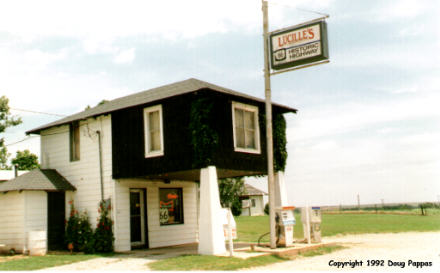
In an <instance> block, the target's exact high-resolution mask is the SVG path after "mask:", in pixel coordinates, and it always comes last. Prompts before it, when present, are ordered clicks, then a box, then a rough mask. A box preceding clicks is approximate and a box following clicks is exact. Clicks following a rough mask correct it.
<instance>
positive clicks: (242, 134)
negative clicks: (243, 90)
mask: <svg viewBox="0 0 440 273" xmlns="http://www.w3.org/2000/svg"><path fill="white" fill-rule="evenodd" d="M232 119H233V131H234V150H235V151H237V152H247V153H257V154H259V153H260V132H259V126H258V107H256V106H252V105H247V104H242V103H238V102H233V103H232Z"/></svg>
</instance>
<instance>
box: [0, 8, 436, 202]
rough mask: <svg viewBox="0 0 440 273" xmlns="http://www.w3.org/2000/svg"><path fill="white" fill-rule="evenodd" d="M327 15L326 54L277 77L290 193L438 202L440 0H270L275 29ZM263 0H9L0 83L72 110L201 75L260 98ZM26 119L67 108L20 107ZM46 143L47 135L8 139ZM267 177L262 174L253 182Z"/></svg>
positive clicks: (19, 99) (15, 96)
mask: <svg viewBox="0 0 440 273" xmlns="http://www.w3.org/2000/svg"><path fill="white" fill-rule="evenodd" d="M310 11H316V12H320V13H325V14H329V15H330V18H329V19H327V23H328V31H329V34H328V35H329V51H330V60H331V62H330V63H329V64H324V65H320V66H316V67H311V68H307V69H303V70H298V71H294V72H290V73H284V74H280V75H276V76H273V77H272V92H273V100H274V101H275V102H279V103H282V104H285V105H288V106H291V107H295V108H297V109H299V112H298V114H297V115H294V114H288V115H287V116H286V119H287V122H288V129H287V136H288V153H289V158H288V163H287V170H286V182H287V188H288V189H287V190H288V196H289V201H290V203H291V204H292V205H297V206H300V205H303V204H305V203H306V202H309V203H310V204H314V205H330V204H333V205H339V204H355V203H356V202H357V199H356V196H357V194H359V195H360V199H361V203H364V204H365V203H380V202H381V199H384V201H385V202H412V201H439V198H440V110H439V109H438V108H439V107H438V105H439V103H440V77H439V73H440V54H439V49H440V28H439V26H440V3H439V1H435V0H433V1H404V0H402V1H361V0H358V1H354V0H347V1H338V0H334V1H332V0H327V1H323V0H319V1H318V0H316V1H308V0H295V1H293V0H291V1H283V0H273V1H269V25H270V27H269V28H270V30H276V29H279V28H282V27H286V26H290V25H294V24H297V23H301V22H303V21H307V20H310V19H314V18H317V17H320V16H321V15H319V14H317V13H313V12H310ZM262 69H263V42H262V12H261V1H259V0H240V1H236V0H235V1H233V0H221V1H191V0H187V1H109V0H106V1H78V0H77V1H69V2H67V1H42V0H39V1H16V0H14V1H2V2H1V3H0V95H6V96H7V97H8V98H9V99H10V106H11V107H12V108H15V109H27V110H33V111H39V112H48V113H55V114H63V115H70V114H73V113H75V112H78V111H81V110H83V109H84V108H85V107H86V106H87V105H91V106H94V105H96V104H97V103H98V102H99V101H101V100H102V99H114V98H117V97H121V96H125V95H128V94H131V93H135V92H139V91H142V90H146V89H149V88H153V87H157V86H160V85H164V84H168V83H172V82H175V81H180V80H184V79H187V78H198V79H201V80H204V81H208V82H211V83H214V84H218V85H220V86H224V87H227V88H231V89H234V90H236V91H240V92H244V93H247V94H250V95H254V96H257V97H261V98H264V80H263V73H262ZM12 112H13V113H14V114H16V115H20V116H21V117H22V118H23V124H22V125H20V126H18V127H14V128H10V129H8V130H7V132H6V133H5V134H4V137H5V139H6V143H7V144H11V143H14V142H17V141H20V140H22V139H24V138H25V134H24V132H25V131H26V130H29V129H32V128H35V127H37V126H40V125H43V124H46V123H48V122H51V121H54V120H56V119H58V118H59V117H57V116H50V115H42V114H35V113H28V112H22V111H17V110H14V111H12ZM8 149H9V152H10V153H11V154H12V155H13V156H14V155H15V151H16V150H17V149H19V150H23V149H30V150H31V151H32V152H34V153H36V154H38V155H39V154H40V147H39V138H38V137H33V138H30V139H27V140H25V141H22V142H20V143H18V144H13V145H9V146H8ZM253 184H254V185H257V186H258V187H259V188H262V189H264V188H265V183H264V181H263V182H261V181H260V182H258V183H257V182H254V183H253Z"/></svg>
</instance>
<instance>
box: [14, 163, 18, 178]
mask: <svg viewBox="0 0 440 273" xmlns="http://www.w3.org/2000/svg"><path fill="white" fill-rule="evenodd" d="M17 176H18V165H17V164H14V177H17Z"/></svg>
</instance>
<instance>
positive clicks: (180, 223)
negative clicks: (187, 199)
mask: <svg viewBox="0 0 440 273" xmlns="http://www.w3.org/2000/svg"><path fill="white" fill-rule="evenodd" d="M161 190H177V191H178V192H179V193H180V201H179V202H180V214H181V221H180V222H178V223H170V224H165V223H161V222H160V219H159V226H160V227H166V226H174V225H183V224H185V215H184V208H183V188H159V191H158V195H159V204H158V205H159V215H158V216H159V218H160V202H161V200H160V192H161Z"/></svg>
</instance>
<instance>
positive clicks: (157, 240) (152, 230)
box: [115, 179, 198, 251]
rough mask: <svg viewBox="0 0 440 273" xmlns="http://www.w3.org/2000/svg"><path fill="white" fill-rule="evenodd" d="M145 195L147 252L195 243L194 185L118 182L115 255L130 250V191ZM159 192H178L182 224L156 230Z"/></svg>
mask: <svg viewBox="0 0 440 273" xmlns="http://www.w3.org/2000/svg"><path fill="white" fill-rule="evenodd" d="M131 188H132V189H139V188H143V189H146V191H147V209H148V211H147V219H148V220H147V221H148V241H149V246H150V248H155V247H162V246H171V245H179V244H186V243H194V242H197V231H198V218H197V184H196V183H194V182H178V181H171V183H170V184H165V183H163V182H158V181H149V180H140V179H119V180H118V182H117V183H116V187H115V192H116V200H115V201H116V227H115V229H116V230H117V235H116V236H115V237H116V241H115V248H116V251H128V250H130V249H131V246H130V195H129V191H130V189H131ZM159 188H182V193H183V209H184V212H183V215H184V223H183V224H179V225H170V226H160V223H159Z"/></svg>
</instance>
